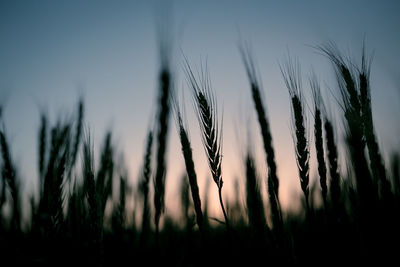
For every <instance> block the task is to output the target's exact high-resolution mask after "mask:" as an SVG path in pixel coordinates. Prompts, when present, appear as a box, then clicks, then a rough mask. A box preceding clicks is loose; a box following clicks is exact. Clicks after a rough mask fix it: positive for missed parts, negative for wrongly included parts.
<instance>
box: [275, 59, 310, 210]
mask: <svg viewBox="0 0 400 267" xmlns="http://www.w3.org/2000/svg"><path fill="white" fill-rule="evenodd" d="M280 69H281V73H282V76H283V79H284V81H285V85H286V87H287V89H288V91H289V95H290V98H291V102H292V123H293V127H294V131H295V134H294V135H293V139H294V142H295V151H296V161H297V167H298V170H299V177H300V185H301V189H302V190H303V193H304V196H305V199H306V206H307V211H309V209H310V206H309V200H308V196H309V158H310V152H309V147H308V143H307V137H306V128H305V126H304V125H305V123H306V116H305V112H304V108H303V102H302V101H303V99H302V93H301V73H300V65H299V63H298V61H297V60H296V61H295V62H292V60H291V59H290V57H289V58H288V60H287V62H286V63H285V65H284V66H282V65H281V66H280Z"/></svg>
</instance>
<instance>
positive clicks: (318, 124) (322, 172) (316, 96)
mask: <svg viewBox="0 0 400 267" xmlns="http://www.w3.org/2000/svg"><path fill="white" fill-rule="evenodd" d="M310 87H311V91H312V95H313V100H314V135H315V150H316V154H317V162H318V174H319V177H320V185H321V191H322V199H323V201H324V206H326V204H327V192H328V187H327V182H326V165H325V159H324V141H323V135H322V118H321V107H323V100H322V97H321V91H320V90H321V89H320V87H319V83H318V80H317V77H316V76H315V74H314V76H313V77H312V78H311V79H310Z"/></svg>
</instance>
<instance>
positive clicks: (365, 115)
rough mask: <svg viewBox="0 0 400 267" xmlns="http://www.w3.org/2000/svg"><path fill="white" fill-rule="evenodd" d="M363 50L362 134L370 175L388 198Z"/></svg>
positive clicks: (367, 62)
mask: <svg viewBox="0 0 400 267" xmlns="http://www.w3.org/2000/svg"><path fill="white" fill-rule="evenodd" d="M365 50H366V48H365V44H364V45H363V50H362V59H361V69H360V70H359V73H358V77H359V86H360V102H361V111H362V119H363V124H364V136H365V141H366V143H367V147H368V154H369V159H370V166H371V171H372V175H373V177H374V179H375V181H376V182H378V183H379V187H380V193H381V196H382V198H389V197H390V196H391V195H392V193H391V189H390V183H389V180H388V179H387V175H386V169H385V165H384V163H383V158H382V155H381V152H380V149H379V145H378V142H377V137H376V135H375V130H374V122H373V118H372V108H371V88H370V82H369V77H370V72H371V62H372V57H370V58H369V59H368V58H367V56H366V51H365Z"/></svg>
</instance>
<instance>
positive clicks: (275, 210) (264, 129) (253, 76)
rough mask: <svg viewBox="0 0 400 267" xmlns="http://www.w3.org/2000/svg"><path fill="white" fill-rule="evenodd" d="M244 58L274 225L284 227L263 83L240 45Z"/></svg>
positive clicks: (244, 49) (251, 58)
mask: <svg viewBox="0 0 400 267" xmlns="http://www.w3.org/2000/svg"><path fill="white" fill-rule="evenodd" d="M240 52H241V55H242V60H243V63H244V65H245V68H246V72H247V77H248V79H249V82H250V87H251V93H252V97H253V102H254V108H255V110H256V112H257V117H258V123H259V125H260V130H261V136H262V139H263V144H264V151H265V155H266V163H267V168H268V181H267V185H268V197H269V202H270V206H271V214H272V221H273V225H274V227H276V228H278V229H279V228H281V227H282V212H281V206H280V202H279V179H278V175H277V167H276V163H275V152H274V148H273V145H272V143H273V142H272V135H271V131H270V126H269V121H268V117H267V115H266V112H265V108H264V104H263V101H262V99H261V93H260V89H261V87H260V86H261V83H260V82H259V79H258V77H257V72H256V67H255V65H254V61H253V57H252V56H251V53H250V51H249V50H248V49H247V50H246V48H245V47H244V46H242V47H240Z"/></svg>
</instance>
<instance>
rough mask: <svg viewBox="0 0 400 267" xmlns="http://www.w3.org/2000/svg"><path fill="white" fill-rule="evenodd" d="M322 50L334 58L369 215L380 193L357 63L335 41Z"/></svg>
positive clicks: (363, 204) (362, 198)
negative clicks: (367, 139) (368, 152)
mask: <svg viewBox="0 0 400 267" xmlns="http://www.w3.org/2000/svg"><path fill="white" fill-rule="evenodd" d="M319 49H320V50H321V51H322V52H323V53H324V54H325V55H326V56H327V57H328V58H329V59H330V60H331V61H332V63H333V65H334V67H335V69H336V75H337V80H338V85H339V90H340V93H341V96H342V99H341V102H342V103H341V104H342V108H343V109H344V117H345V119H346V131H347V133H346V138H347V145H348V148H349V151H350V156H351V159H352V163H353V167H354V172H355V177H356V181H357V191H358V194H359V197H360V201H361V208H362V210H363V212H362V213H364V216H367V213H368V211H367V210H368V209H369V210H371V209H372V207H376V201H377V197H378V194H377V193H378V192H377V186H376V184H374V183H373V181H372V178H371V174H370V172H369V168H368V163H367V159H366V157H365V154H364V149H365V138H364V120H363V117H362V109H361V108H362V107H361V103H360V98H361V97H360V94H359V91H358V90H357V87H356V82H355V78H354V75H353V74H352V71H351V68H350V67H349V66H353V65H354V64H352V63H351V62H349V63H346V61H345V60H344V59H343V58H342V56H341V54H340V52H339V50H338V49H337V47H336V45H335V44H334V43H329V44H328V45H326V46H322V47H319ZM364 64H365V63H364ZM363 90H364V89H363Z"/></svg>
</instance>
